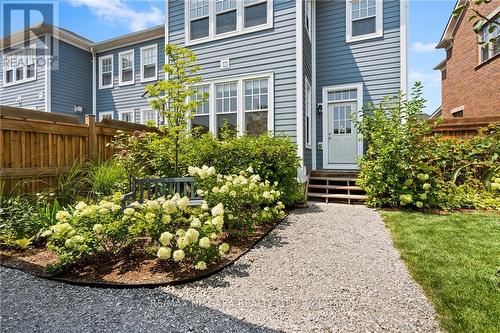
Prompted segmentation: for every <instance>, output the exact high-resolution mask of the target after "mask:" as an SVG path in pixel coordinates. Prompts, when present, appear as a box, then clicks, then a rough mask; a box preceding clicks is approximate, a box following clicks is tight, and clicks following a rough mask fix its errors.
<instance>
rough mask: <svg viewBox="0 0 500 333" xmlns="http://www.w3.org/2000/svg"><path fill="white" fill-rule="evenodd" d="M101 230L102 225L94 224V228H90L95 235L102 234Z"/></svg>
mask: <svg viewBox="0 0 500 333" xmlns="http://www.w3.org/2000/svg"><path fill="white" fill-rule="evenodd" d="M103 228H104V227H103V226H102V224H100V223H96V224H94V227H93V228H92V230H93V231H94V232H95V233H96V234H100V233H102V229H103Z"/></svg>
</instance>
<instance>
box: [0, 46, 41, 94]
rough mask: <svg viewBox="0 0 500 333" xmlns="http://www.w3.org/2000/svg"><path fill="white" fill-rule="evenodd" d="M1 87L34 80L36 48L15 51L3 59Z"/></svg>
mask: <svg viewBox="0 0 500 333" xmlns="http://www.w3.org/2000/svg"><path fill="white" fill-rule="evenodd" d="M3 78H4V79H3V85H4V86H6V85H13V84H18V83H23V82H28V81H32V80H35V79H36V47H35V46H32V47H31V48H27V49H23V50H20V51H15V52H13V53H10V54H7V55H5V56H4V57H3Z"/></svg>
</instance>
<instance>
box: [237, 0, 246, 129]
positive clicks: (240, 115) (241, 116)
mask: <svg viewBox="0 0 500 333" xmlns="http://www.w3.org/2000/svg"><path fill="white" fill-rule="evenodd" d="M241 3H243V1H241ZM237 85H238V86H237V90H236V111H237V112H236V114H237V116H236V123H237V127H238V136H242V135H243V133H244V130H245V110H244V103H243V95H244V93H245V91H244V89H245V88H244V87H243V80H238V83H237Z"/></svg>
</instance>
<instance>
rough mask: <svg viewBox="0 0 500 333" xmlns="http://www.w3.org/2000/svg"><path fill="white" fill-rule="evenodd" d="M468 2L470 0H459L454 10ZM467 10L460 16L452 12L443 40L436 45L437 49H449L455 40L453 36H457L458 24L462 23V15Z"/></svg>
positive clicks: (463, 12)
mask: <svg viewBox="0 0 500 333" xmlns="http://www.w3.org/2000/svg"><path fill="white" fill-rule="evenodd" d="M467 2H468V0H457V3H456V4H455V7H454V8H453V10H455V9H456V8H457V7H458V6H462V5H465V4H466V3H467ZM465 12H466V10H463V11H462V13H461V14H460V15H459V16H454V15H453V12H452V13H451V15H450V18H449V19H448V24H446V28H445V29H444V32H443V35H442V36H441V40H440V41H439V43H438V44H437V45H436V48H437V49H447V48H448V47H449V46H450V44H451V42H452V41H453V36H455V32H456V30H457V27H458V24H459V23H460V20H461V19H462V16H464V14H465Z"/></svg>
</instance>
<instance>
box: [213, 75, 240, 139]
mask: <svg viewBox="0 0 500 333" xmlns="http://www.w3.org/2000/svg"><path fill="white" fill-rule="evenodd" d="M237 113H238V83H237V82H228V83H218V84H216V85H215V115H216V121H217V133H221V130H222V129H223V128H226V129H229V130H230V131H234V133H236V131H237V128H238V122H237V120H238V114H237Z"/></svg>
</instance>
